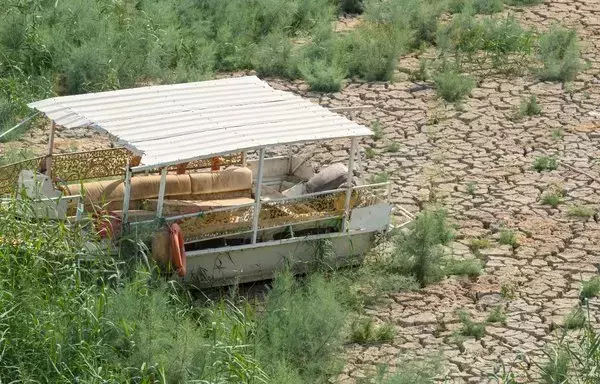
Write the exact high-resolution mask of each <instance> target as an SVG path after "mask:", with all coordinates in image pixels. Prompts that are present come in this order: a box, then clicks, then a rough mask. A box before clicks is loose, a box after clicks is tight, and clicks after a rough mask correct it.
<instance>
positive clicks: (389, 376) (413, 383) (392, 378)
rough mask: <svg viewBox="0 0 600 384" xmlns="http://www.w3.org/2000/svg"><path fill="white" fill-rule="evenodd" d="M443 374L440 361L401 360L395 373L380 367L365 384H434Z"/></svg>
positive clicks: (382, 366)
mask: <svg viewBox="0 0 600 384" xmlns="http://www.w3.org/2000/svg"><path fill="white" fill-rule="evenodd" d="M440 372H441V364H440V359H435V358H426V359H423V360H416V359H410V360H409V359H404V358H403V359H400V360H399V361H398V362H397V363H396V369H395V370H394V372H393V373H390V372H388V367H387V366H386V365H379V366H378V367H377V372H376V373H375V375H374V376H373V377H369V376H367V378H366V380H365V381H364V382H365V383H374V384H434V383H436V382H437V381H436V377H437V376H438V375H439V374H440Z"/></svg>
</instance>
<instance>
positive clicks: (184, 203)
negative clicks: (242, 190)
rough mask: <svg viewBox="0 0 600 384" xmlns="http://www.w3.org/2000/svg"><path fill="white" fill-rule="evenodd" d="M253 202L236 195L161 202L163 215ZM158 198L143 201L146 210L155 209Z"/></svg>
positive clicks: (204, 210) (202, 210)
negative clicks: (225, 197) (228, 197)
mask: <svg viewBox="0 0 600 384" xmlns="http://www.w3.org/2000/svg"><path fill="white" fill-rule="evenodd" d="M250 203H254V199H251V198H249V197H238V198H234V199H221V200H203V201H201V200H165V201H164V204H163V215H164V216H177V215H184V214H186V213H196V212H206V211H211V210H213V209H218V208H225V207H234V206H236V205H242V204H250ZM157 205H158V200H156V199H150V200H146V201H145V203H144V208H145V209H147V210H153V211H156V207H157Z"/></svg>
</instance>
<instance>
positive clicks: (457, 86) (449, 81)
mask: <svg viewBox="0 0 600 384" xmlns="http://www.w3.org/2000/svg"><path fill="white" fill-rule="evenodd" d="M434 81H435V86H436V90H437V93H438V96H440V97H441V98H443V99H444V100H446V101H447V102H449V103H454V102H457V101H460V100H462V99H463V98H464V97H465V96H467V95H469V94H470V93H471V90H473V88H474V87H475V81H474V80H473V79H472V78H471V77H469V76H467V75H461V74H460V73H458V72H455V71H446V72H442V73H440V74H438V75H437V76H435V78H434Z"/></svg>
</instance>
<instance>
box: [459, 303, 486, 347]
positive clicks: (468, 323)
mask: <svg viewBox="0 0 600 384" xmlns="http://www.w3.org/2000/svg"><path fill="white" fill-rule="evenodd" d="M458 319H459V320H460V323H461V328H460V329H459V331H458V333H459V334H460V335H462V336H468V337H474V338H475V340H479V339H481V338H482V337H483V336H485V324H484V323H476V322H474V321H473V319H471V315H469V313H468V312H466V311H462V310H461V311H458Z"/></svg>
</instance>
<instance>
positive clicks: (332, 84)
mask: <svg viewBox="0 0 600 384" xmlns="http://www.w3.org/2000/svg"><path fill="white" fill-rule="evenodd" d="M300 73H301V74H302V77H303V78H304V79H305V80H306V81H307V82H308V85H309V86H310V89H311V90H312V91H316V92H337V91H339V90H340V89H341V88H342V81H343V80H344V78H345V77H346V72H345V71H344V70H342V69H340V68H339V67H338V66H337V65H336V64H334V63H331V62H327V61H325V60H317V61H314V62H312V63H308V62H307V63H304V64H303V65H302V66H300Z"/></svg>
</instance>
